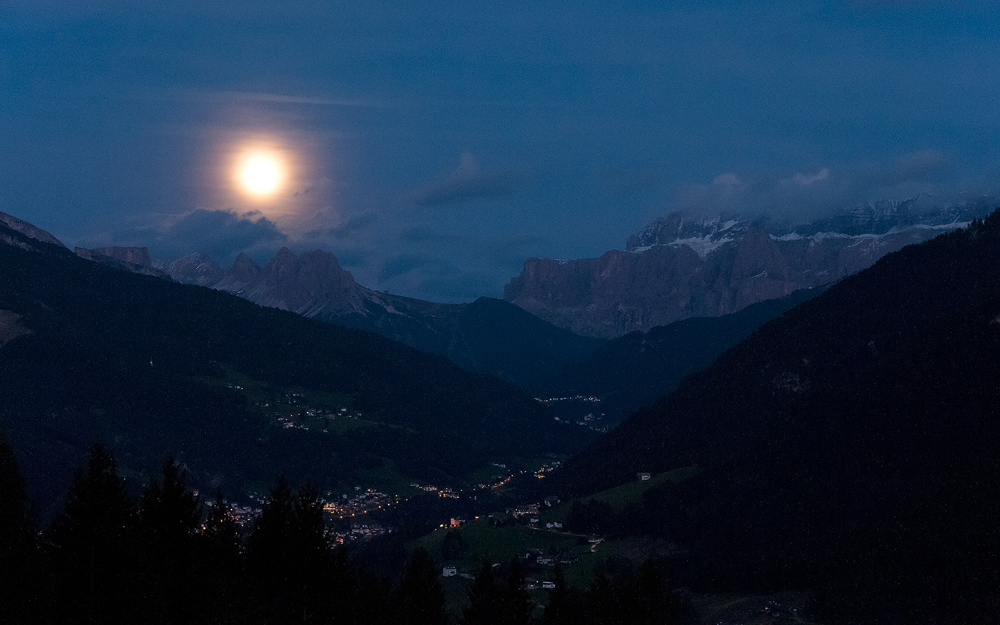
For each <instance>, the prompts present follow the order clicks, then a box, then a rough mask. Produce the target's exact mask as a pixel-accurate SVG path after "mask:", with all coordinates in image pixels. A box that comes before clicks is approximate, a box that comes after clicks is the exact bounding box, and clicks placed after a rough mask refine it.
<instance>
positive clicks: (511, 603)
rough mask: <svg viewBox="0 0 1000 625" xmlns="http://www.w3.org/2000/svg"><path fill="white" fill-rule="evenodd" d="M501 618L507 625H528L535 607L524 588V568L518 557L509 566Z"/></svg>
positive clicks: (502, 599) (501, 597)
mask: <svg viewBox="0 0 1000 625" xmlns="http://www.w3.org/2000/svg"><path fill="white" fill-rule="evenodd" d="M500 601H501V617H502V619H503V622H504V623H506V624H507V625H528V623H530V622H531V613H532V611H533V610H534V608H535V606H534V604H533V603H532V602H531V597H530V596H529V595H528V591H527V590H526V589H525V587H524V567H523V566H522V565H521V562H520V560H518V559H517V557H516V556H515V557H513V558H511V561H510V563H509V564H508V565H507V577H506V579H505V580H504V585H503V589H502V591H501V596H500Z"/></svg>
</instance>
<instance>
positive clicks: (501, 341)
mask: <svg viewBox="0 0 1000 625" xmlns="http://www.w3.org/2000/svg"><path fill="white" fill-rule="evenodd" d="M158 269H159V270H161V271H163V272H165V273H166V274H168V275H169V276H170V277H172V278H173V279H175V280H177V281H179V282H184V283H189V284H199V285H202V286H208V287H211V288H214V289H219V290H222V291H227V292H229V293H233V294H234V295H238V296H240V297H242V298H244V299H248V300H250V301H252V302H254V303H256V304H260V305H262V306H271V307H274V308H280V309H282V310H289V311H291V312H295V313H298V314H300V315H303V316H305V317H310V318H314V319H319V320H322V321H327V322H330V323H334V324H337V325H342V326H346V327H351V328H357V329H360V330H368V331H370V332H375V333H376V334H380V335H382V336H384V337H386V338H389V339H392V340H394V341H398V342H400V343H403V344H405V345H409V346H410V347H414V348H416V349H419V350H421V351H425V352H429V353H432V354H438V355H440V356H445V357H447V358H448V359H450V360H451V361H452V362H454V363H456V364H458V365H459V366H461V367H463V368H465V369H468V370H470V371H475V372H478V373H487V374H490V375H496V376H499V377H501V378H504V379H507V380H509V381H512V382H515V383H518V384H520V385H525V384H527V383H528V382H530V381H532V380H534V379H535V378H537V377H539V376H541V375H543V374H544V373H546V372H548V371H549V370H551V369H553V368H556V367H559V366H562V365H564V364H566V363H568V362H570V361H571V360H573V359H575V358H578V357H580V356H583V355H584V354H586V353H589V352H590V351H592V350H593V349H596V348H597V346H598V345H600V343H601V341H599V340H595V339H590V338H584V337H580V336H576V335H574V334H573V333H571V332H569V331H566V330H562V329H559V328H556V327H555V326H553V325H552V324H550V323H548V322H545V321H542V320H540V319H537V318H535V317H534V316H532V315H531V314H530V313H527V312H525V311H524V310H522V309H520V308H518V307H516V306H513V305H511V304H508V303H506V302H504V301H502V300H497V299H491V298H480V299H478V300H476V301H475V302H471V303H469V304H439V303H434V302H427V301H423V300H418V299H413V298H409V297H402V296H399V295H392V294H390V293H385V292H381V291H374V290H372V289H368V288H365V287H363V286H361V285H359V284H358V283H357V282H355V281H354V278H353V276H352V275H351V273H350V272H349V271H347V270H345V269H343V268H342V267H341V266H340V264H339V262H338V261H337V258H336V256H334V255H333V254H331V253H329V252H324V251H320V250H314V251H310V252H305V253H302V254H295V253H294V252H292V251H291V250H289V249H288V248H285V247H283V248H281V249H280V250H279V251H278V253H277V254H275V256H274V257H273V258H272V259H271V261H270V262H269V263H267V264H266V265H265V266H263V267H260V266H258V265H257V264H256V263H255V262H254V261H253V260H252V259H251V258H249V257H248V256H246V255H245V254H240V255H239V256H238V257H237V258H236V260H235V262H234V263H233V266H232V267H231V268H230V269H229V270H226V271H223V270H222V269H221V268H220V267H219V266H218V265H217V264H215V262H214V261H212V259H210V258H208V257H207V256H206V255H204V254H192V255H188V256H185V257H183V258H180V259H178V260H175V261H172V262H170V263H161V264H159V265H158Z"/></svg>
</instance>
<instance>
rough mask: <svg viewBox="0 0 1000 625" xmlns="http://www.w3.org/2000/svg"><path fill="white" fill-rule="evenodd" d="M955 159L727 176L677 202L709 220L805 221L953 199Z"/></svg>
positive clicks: (923, 155) (921, 156)
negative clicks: (928, 198) (886, 204)
mask: <svg viewBox="0 0 1000 625" xmlns="http://www.w3.org/2000/svg"><path fill="white" fill-rule="evenodd" d="M951 170H952V163H951V160H950V159H949V158H948V157H947V156H946V155H945V154H944V153H943V152H941V151H939V150H921V151H917V152H911V153H908V154H904V155H902V156H900V157H898V158H896V159H895V160H892V161H889V162H883V163H867V164H861V165H854V166H847V167H842V168H836V169H834V168H830V167H820V168H816V169H806V170H804V171H798V172H795V173H793V174H792V175H786V176H784V177H781V176H775V175H766V174H746V173H741V174H737V173H734V172H726V173H723V174H719V175H718V176H716V177H715V178H714V179H713V180H712V182H710V183H709V184H695V185H688V186H687V187H684V188H683V189H681V191H680V192H679V193H678V194H677V196H676V198H675V202H674V203H675V207H676V208H677V209H679V210H682V211H685V212H688V213H694V214H706V215H719V214H741V215H749V216H756V215H769V216H772V217H777V218H782V219H789V220H792V221H807V220H811V219H815V218H817V217H821V216H824V215H828V214H830V213H833V212H834V211H836V210H840V209H844V208H849V207H852V206H856V205H858V204H861V203H866V202H872V201H877V200H888V199H897V200H898V199H907V198H912V197H915V196H917V195H920V194H929V195H935V196H939V197H945V198H949V197H951V196H952V195H953V194H954V193H955V190H954V189H953V188H952V185H951V184H950V182H949V174H950V173H951Z"/></svg>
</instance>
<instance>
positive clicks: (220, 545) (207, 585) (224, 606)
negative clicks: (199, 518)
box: [195, 492, 245, 625]
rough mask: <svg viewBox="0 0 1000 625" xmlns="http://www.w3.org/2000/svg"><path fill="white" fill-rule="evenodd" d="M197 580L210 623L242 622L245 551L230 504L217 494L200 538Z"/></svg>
mask: <svg viewBox="0 0 1000 625" xmlns="http://www.w3.org/2000/svg"><path fill="white" fill-rule="evenodd" d="M196 565H197V567H198V568H197V571H196V574H195V579H196V580H197V583H198V585H199V588H200V590H201V597H202V598H201V600H200V601H199V604H200V605H201V606H202V609H203V610H204V614H205V618H204V619H203V620H204V621H205V622H207V623H213V624H219V625H222V624H229V623H237V622H240V621H241V619H242V616H243V615H244V612H245V610H244V607H245V592H244V584H243V553H242V549H241V545H240V537H239V526H238V525H237V523H236V520H235V519H234V518H233V515H232V513H231V512H230V506H229V505H228V504H227V503H226V502H225V500H224V499H223V498H222V493H218V492H217V493H216V495H215V498H214V500H213V501H212V502H211V505H209V506H208V514H207V516H206V518H205V523H204V526H203V529H202V531H201V534H200V536H199V541H198V558H197V560H196Z"/></svg>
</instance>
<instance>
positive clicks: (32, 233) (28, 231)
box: [0, 212, 65, 248]
mask: <svg viewBox="0 0 1000 625" xmlns="http://www.w3.org/2000/svg"><path fill="white" fill-rule="evenodd" d="M0 223H3V224H4V225H6V226H7V227H8V228H10V229H11V230H13V231H15V232H18V233H20V234H23V235H24V236H26V237H28V238H29V239H34V240H35V241H41V242H42V243H50V244H52V245H58V246H59V247H65V246H64V245H63V244H62V241H60V240H59V239H57V238H55V237H54V236H52V235H51V234H49V233H48V232H46V231H44V230H42V229H41V228H39V227H37V226H35V225H33V224H30V223H28V222H26V221H24V220H23V219H18V218H17V217H14V216H13V215H8V214H7V213H2V212H0ZM0 241H2V242H3V243H5V244H7V245H13V246H15V247H21V248H25V247H26V246H27V245H28V244H27V243H25V242H24V241H15V240H14V239H13V238H11V237H9V236H6V235H0Z"/></svg>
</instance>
